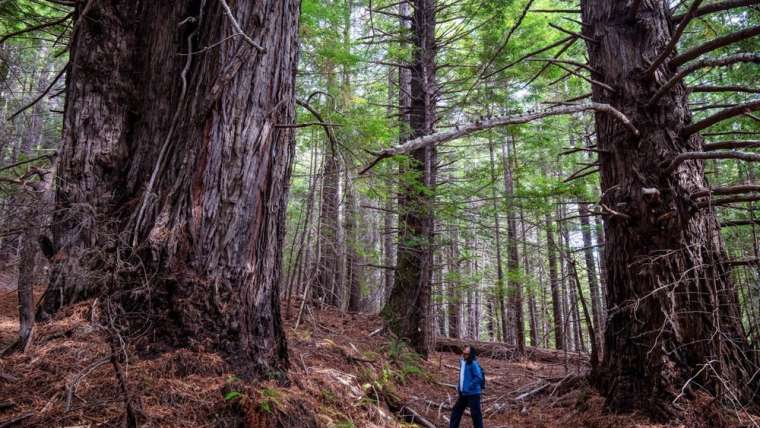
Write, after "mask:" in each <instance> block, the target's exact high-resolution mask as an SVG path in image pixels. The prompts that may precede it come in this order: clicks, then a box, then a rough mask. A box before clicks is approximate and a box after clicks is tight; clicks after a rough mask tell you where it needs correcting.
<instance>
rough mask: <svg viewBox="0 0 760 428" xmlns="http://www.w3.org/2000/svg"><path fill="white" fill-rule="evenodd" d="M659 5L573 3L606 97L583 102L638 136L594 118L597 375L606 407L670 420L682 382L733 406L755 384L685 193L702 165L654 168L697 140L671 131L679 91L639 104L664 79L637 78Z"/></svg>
mask: <svg viewBox="0 0 760 428" xmlns="http://www.w3.org/2000/svg"><path fill="white" fill-rule="evenodd" d="M633 3H637V2H633ZM668 3H669V2H665V1H643V2H641V7H640V9H639V11H638V13H632V12H631V11H630V10H629V7H628V5H629V4H631V2H623V1H617V2H611V1H608V0H582V2H581V6H582V10H583V22H584V24H585V25H584V32H585V35H586V36H588V37H590V38H593V39H594V41H595V42H593V43H588V51H589V58H590V64H591V66H592V67H593V68H594V69H595V70H596V72H597V73H596V75H595V76H594V78H595V79H596V80H599V81H602V82H604V83H606V84H608V85H611V86H612V87H614V89H615V92H614V93H611V92H608V91H607V90H605V89H602V88H600V87H598V86H595V87H594V89H593V99H594V101H596V102H601V103H608V104H610V105H612V106H613V107H615V108H616V109H618V110H620V111H622V112H623V113H624V114H626V115H627V116H628V117H629V118H630V119H631V120H632V122H633V124H634V125H635V126H636V127H637V128H638V130H639V131H640V134H641V135H640V137H636V136H634V135H632V134H631V133H630V132H628V131H626V130H625V129H624V128H623V126H621V124H620V123H619V122H617V121H616V120H615V119H613V118H612V117H611V116H608V115H605V114H597V117H596V130H597V136H598V147H599V149H601V153H600V170H601V181H602V194H603V195H604V196H603V197H602V201H601V202H602V203H603V204H604V206H606V207H609V208H610V210H608V213H607V214H608V215H607V218H606V221H605V238H606V248H605V258H606V265H607V281H606V286H607V289H608V306H609V315H608V317H609V318H608V322H607V329H606V333H605V339H606V340H605V351H604V361H603V363H602V365H601V368H600V370H599V373H598V375H599V377H598V379H600V381H599V383H600V385H601V386H602V388H603V390H604V392H605V394H606V396H607V404H608V406H609V407H610V408H612V409H616V410H630V409H641V410H644V411H647V412H649V413H650V414H653V415H656V416H663V415H667V414H668V413H670V412H669V407H670V403H671V401H672V400H673V399H674V398H675V397H676V396H678V394H679V393H680V392H681V388H682V387H684V385H687V383H688V386H686V387H685V389H684V390H685V391H686V392H687V393H688V392H689V391H691V390H692V389H696V388H697V387H696V385H697V384H698V385H701V386H703V387H704V388H706V389H707V390H709V391H711V392H713V393H716V394H720V395H721V397H722V398H723V399H725V400H729V399H732V396H733V397H735V398H736V399H739V400H740V401H743V402H744V403H746V402H748V401H750V400H751V399H752V390H753V387H754V388H757V386H758V385H759V384H760V382H759V381H758V377H757V376H754V378H753V374H754V372H753V371H752V363H751V361H750V360H749V359H750V358H751V354H750V352H749V347H748V344H747V340H746V337H745V334H744V332H743V331H742V327H741V325H740V323H739V320H740V318H739V313H738V312H739V309H738V306H737V300H736V294H735V290H734V287H733V285H732V283H731V281H730V278H729V272H728V271H727V269H726V267H725V264H723V262H724V261H725V252H724V248H723V243H722V241H721V238H720V234H719V226H718V223H717V221H716V218H715V214H714V213H713V212H712V211H711V210H709V209H699V208H698V207H697V206H696V204H695V203H694V202H693V201H692V200H691V198H690V196H689V195H690V194H692V193H694V192H695V191H698V190H702V189H705V188H707V187H708V183H707V182H706V180H705V176H704V170H703V166H702V162H701V161H688V162H684V163H682V164H681V165H680V166H679V167H678V168H676V169H675V170H673V171H669V170H668V169H667V168H663V167H662V165H663V163H667V162H668V161H670V160H671V159H672V158H673V157H674V156H675V155H676V154H678V153H680V152H684V151H699V150H700V149H701V146H702V144H703V142H702V139H701V137H700V136H699V135H692V136H683V135H681V131H682V130H683V129H684V127H685V126H686V125H688V124H689V123H690V122H691V113H690V111H689V108H688V100H687V93H686V91H685V88H684V86H683V85H682V84H678V85H676V86H675V87H674V88H673V89H672V90H671V91H670V92H669V93H668V94H667V95H665V96H664V97H662V99H660V100H659V102H657V103H656V104H654V105H651V106H647V102H648V100H649V99H650V98H651V96H652V95H653V94H654V92H655V91H656V90H657V89H658V88H659V87H660V86H661V85H662V84H663V83H664V81H665V80H666V79H668V78H669V77H670V76H672V74H673V70H671V69H668V67H667V66H662V67H660V69H659V70H658V71H657V72H656V73H655V76H654V78H647V77H646V76H644V70H646V69H647V68H648V65H649V63H648V62H647V61H648V60H651V59H653V58H655V57H657V55H658V54H659V53H660V52H661V51H662V49H663V48H664V47H665V45H666V44H667V42H668V40H669V39H670V36H671V33H672V31H673V25H672V23H671V21H670V18H669V11H668ZM612 210H614V213H613V212H612ZM690 379H691V380H690ZM751 379H754V381H750V380H751ZM749 383H752V385H750V384H749ZM755 390H756V389H755ZM687 395H688V394H687Z"/></svg>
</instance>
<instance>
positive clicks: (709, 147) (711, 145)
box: [702, 140, 760, 152]
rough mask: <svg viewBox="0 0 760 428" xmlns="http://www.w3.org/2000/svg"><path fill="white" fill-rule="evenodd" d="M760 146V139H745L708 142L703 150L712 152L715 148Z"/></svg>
mask: <svg viewBox="0 0 760 428" xmlns="http://www.w3.org/2000/svg"><path fill="white" fill-rule="evenodd" d="M758 147H760V140H745V141H719V142H717V143H707V144H705V145H704V146H702V150H703V151H706V152H712V151H715V150H725V149H749V148H758Z"/></svg>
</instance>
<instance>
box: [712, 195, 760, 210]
mask: <svg viewBox="0 0 760 428" xmlns="http://www.w3.org/2000/svg"><path fill="white" fill-rule="evenodd" d="M757 200H760V194H756V193H753V194H751V195H738V196H728V197H725V198H717V199H705V200H702V201H699V202H697V207H699V208H707V207H710V206H714V205H726V204H735V203H739V202H755V201H757Z"/></svg>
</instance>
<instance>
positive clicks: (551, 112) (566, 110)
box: [359, 102, 639, 175]
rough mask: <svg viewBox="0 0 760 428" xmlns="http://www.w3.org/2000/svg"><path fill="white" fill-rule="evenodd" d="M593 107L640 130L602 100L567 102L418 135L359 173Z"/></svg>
mask: <svg viewBox="0 0 760 428" xmlns="http://www.w3.org/2000/svg"><path fill="white" fill-rule="evenodd" d="M590 110H593V111H597V112H603V113H607V114H611V115H612V116H615V117H616V118H617V119H618V120H620V121H621V122H622V123H623V124H624V125H625V126H626V127H627V128H628V129H629V130H630V131H631V133H632V134H633V135H635V136H638V135H639V131H638V129H636V127H634V126H633V124H632V123H631V121H630V120H629V119H628V117H626V116H625V115H624V114H623V113H621V112H620V111H618V110H616V109H615V108H614V107H612V106H610V105H608V104H601V103H594V102H591V103H585V104H574V105H567V106H562V107H553V108H549V109H547V110H544V111H539V112H532V113H524V114H516V115H506V116H499V117H495V118H491V119H485V120H478V121H475V122H472V123H468V124H466V125H463V126H461V127H460V126H458V127H456V128H455V129H454V130H451V131H444V132H438V133H435V134H431V135H425V136H422V137H419V138H415V139H413V140H409V141H407V142H406V143H403V144H401V145H398V146H396V147H391V148H388V149H385V150H382V151H381V152H379V153H377V154H376V156H377V157H376V158H375V159H374V160H373V161H372V162H371V163H370V164H369V165H368V166H366V167H365V168H364V169H363V170H361V171H360V172H359V174H360V175H361V174H365V173H366V172H367V171H369V170H370V169H372V167H374V166H375V165H376V164H377V163H378V162H380V161H381V160H383V159H386V158H389V157H391V156H396V155H400V154H405V153H410V152H413V151H415V150H417V149H420V148H423V147H426V146H430V145H437V144H442V143H445V142H448V141H452V140H456V139H459V138H462V137H466V136H468V135H470V134H474V133H476V132H479V131H484V130H486V129H492V128H497V127H500V126H507V125H518V124H523V123H528V122H531V121H534V120H537V119H541V118H544V117H549V116H559V115H564V114H573V113H580V112H583V111H590Z"/></svg>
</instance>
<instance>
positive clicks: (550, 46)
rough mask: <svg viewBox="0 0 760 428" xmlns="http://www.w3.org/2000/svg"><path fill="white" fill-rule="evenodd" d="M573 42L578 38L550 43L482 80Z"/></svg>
mask: <svg viewBox="0 0 760 428" xmlns="http://www.w3.org/2000/svg"><path fill="white" fill-rule="evenodd" d="M575 40H578V38H577V37H575V36H570V37H566V38H564V39H562V40H560V41H558V42H556V43H552V44H551V45H549V46H546V47H543V48H541V49H539V50H537V51H534V52H531V53H529V54H526V55H523V56H522V57H520V58H519V59H517V60H515V61H512V62H511V63H509V64H507V65H505V66H503V67H501V68H499V69H498V70H496V71H492V72H490V73H488V74H487V75H485V76H484V77H483V78H484V79H488V78H489V77H491V76H493V75H494V74H498V73H501V72H502V71H504V70H506V69H508V68H510V67H513V66H514V65H515V64H519V63H521V62H522V61H524V60H525V59H527V58H530V57H532V56H534V55H538V54H540V53H544V52H546V51H548V50H550V49H553V48H556V47H557V46H560V45H563V44H565V43H567V42H569V41H575Z"/></svg>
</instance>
